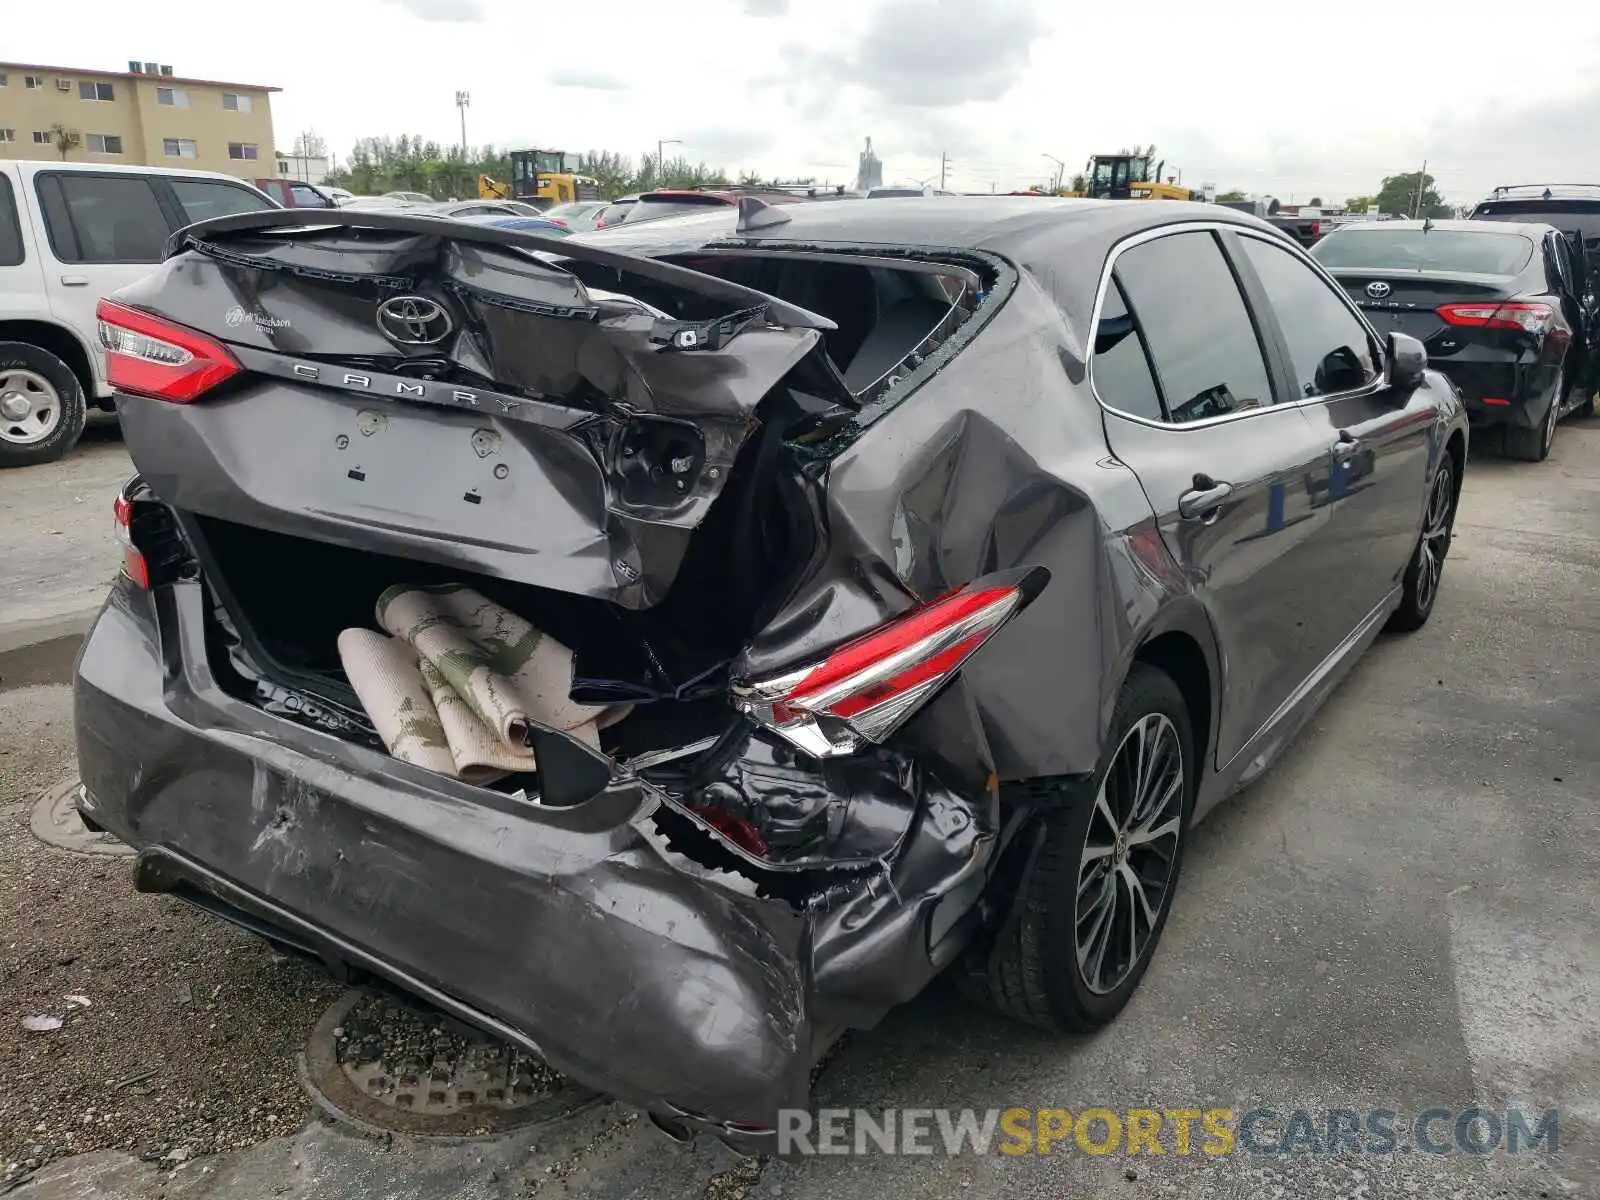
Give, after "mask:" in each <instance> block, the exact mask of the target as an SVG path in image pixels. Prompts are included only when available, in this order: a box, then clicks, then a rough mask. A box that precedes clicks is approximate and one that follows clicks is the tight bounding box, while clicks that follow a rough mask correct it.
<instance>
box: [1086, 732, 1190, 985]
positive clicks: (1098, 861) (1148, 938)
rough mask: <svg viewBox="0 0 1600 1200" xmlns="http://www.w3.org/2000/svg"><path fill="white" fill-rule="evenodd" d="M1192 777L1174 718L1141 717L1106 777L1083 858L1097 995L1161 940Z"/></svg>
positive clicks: (1091, 980) (1090, 970)
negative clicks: (1158, 933)
mask: <svg viewBox="0 0 1600 1200" xmlns="http://www.w3.org/2000/svg"><path fill="white" fill-rule="evenodd" d="M1185 783H1186V779H1185V777H1184V764H1183V746H1182V743H1181V742H1180V740H1179V738H1178V730H1177V727H1176V726H1175V725H1174V724H1173V723H1172V721H1171V719H1170V718H1168V717H1166V716H1165V715H1163V714H1161V713H1151V714H1149V715H1147V716H1145V717H1142V718H1140V719H1139V720H1138V721H1136V722H1134V724H1133V725H1132V727H1130V728H1129V730H1128V732H1127V733H1126V734H1125V735H1124V736H1123V739H1122V741H1121V743H1120V744H1119V745H1118V746H1117V749H1116V753H1115V754H1114V755H1113V756H1112V759H1111V764H1110V766H1109V767H1108V768H1107V769H1106V772H1105V776H1104V778H1103V779H1102V780H1101V783H1100V790H1099V792H1098V793H1097V794H1096V796H1095V802H1094V811H1093V812H1091V813H1090V814H1089V825H1088V829H1087V830H1086V831H1085V833H1084V842H1083V853H1082V855H1081V857H1080V858H1079V862H1078V891H1077V899H1076V903H1075V906H1074V910H1073V916H1074V943H1075V947H1076V950H1077V958H1078V973H1079V975H1080V977H1081V978H1082V979H1083V982H1084V985H1085V986H1086V987H1087V988H1088V989H1089V990H1090V991H1091V992H1094V993H1095V994H1097V995H1105V994H1106V993H1108V992H1113V991H1115V990H1116V989H1117V987H1118V986H1120V985H1121V984H1122V982H1123V981H1124V980H1126V979H1127V978H1128V975H1129V973H1130V972H1132V971H1133V969H1134V967H1136V966H1137V965H1138V963H1139V960H1140V959H1141V958H1142V957H1143V956H1144V955H1145V953H1146V952H1147V951H1148V950H1149V948H1150V945H1151V942H1152V940H1153V939H1154V935H1155V930H1156V926H1157V924H1158V923H1159V921H1160V919H1161V913H1162V910H1163V909H1164V908H1165V907H1166V904H1167V900H1168V892H1169V890H1170V888H1171V885H1172V879H1173V868H1174V866H1175V865H1176V864H1177V861H1178V840H1179V838H1180V837H1181V836H1182V833H1183V806H1184V798H1185V795H1186V793H1187V788H1186V787H1185Z"/></svg>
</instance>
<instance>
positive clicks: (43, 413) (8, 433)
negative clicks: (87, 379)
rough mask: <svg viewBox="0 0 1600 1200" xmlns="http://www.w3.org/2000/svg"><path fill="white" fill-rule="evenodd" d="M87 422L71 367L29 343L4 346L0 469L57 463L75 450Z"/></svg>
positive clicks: (0, 348) (0, 357) (0, 354)
mask: <svg viewBox="0 0 1600 1200" xmlns="http://www.w3.org/2000/svg"><path fill="white" fill-rule="evenodd" d="M8 405H9V407H8ZM24 409H27V411H26V412H24ZM86 420H88V409H87V407H86V406H85V402H84V397H83V386H82V384H80V383H79V382H78V377H77V376H76V375H74V374H73V372H72V368H71V367H69V366H67V364H66V363H64V362H63V361H62V360H61V359H60V358H58V357H56V355H54V354H52V353H50V351H48V350H45V349H42V348H41V347H39V346H35V345H32V344H30V343H28V342H0V468H5V467H31V466H34V465H35V464H37V463H47V462H54V461H55V460H56V459H58V458H60V457H61V456H62V455H64V454H65V453H66V452H67V451H68V450H71V449H72V447H73V446H75V445H77V443H78V439H79V438H80V437H82V436H83V426H84V422H85V421H86Z"/></svg>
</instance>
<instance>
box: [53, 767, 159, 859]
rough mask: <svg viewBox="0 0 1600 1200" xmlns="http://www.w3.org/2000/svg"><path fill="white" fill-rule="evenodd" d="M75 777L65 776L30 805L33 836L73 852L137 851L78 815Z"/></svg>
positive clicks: (123, 854) (122, 853)
mask: <svg viewBox="0 0 1600 1200" xmlns="http://www.w3.org/2000/svg"><path fill="white" fill-rule="evenodd" d="M80 787H81V785H80V784H79V783H78V781H77V780H76V779H68V780H66V781H65V782H64V783H58V784H56V785H55V787H53V788H51V789H50V790H49V791H47V792H45V794H44V795H42V796H40V797H39V799H38V800H37V801H35V802H34V805H33V819H32V826H33V835H34V837H36V838H38V839H39V840H40V841H41V842H45V843H47V844H48V845H51V846H54V847H55V848H56V849H58V850H70V851H72V853H74V854H97V855H110V856H112V857H119V858H120V857H126V856H128V855H131V854H134V853H136V851H135V850H134V848H133V847H132V846H130V845H128V844H127V843H126V842H119V841H118V840H117V839H116V838H114V837H112V836H111V835H110V834H109V833H95V832H94V831H93V830H91V829H90V828H89V827H88V826H87V825H85V824H84V823H83V818H82V817H80V816H79V815H78V790H79V788H80Z"/></svg>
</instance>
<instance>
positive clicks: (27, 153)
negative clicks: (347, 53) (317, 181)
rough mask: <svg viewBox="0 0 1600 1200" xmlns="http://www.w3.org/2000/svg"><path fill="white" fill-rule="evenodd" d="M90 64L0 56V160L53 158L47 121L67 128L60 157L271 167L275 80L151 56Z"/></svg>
mask: <svg viewBox="0 0 1600 1200" xmlns="http://www.w3.org/2000/svg"><path fill="white" fill-rule="evenodd" d="M128 67H129V68H130V69H129V70H126V71H90V70H83V69H80V68H77V67H51V66H44V65H40V64H37V63H7V62H0V159H6V158H38V159H59V158H60V157H61V151H60V149H59V148H58V147H57V144H56V137H55V135H53V134H52V132H51V131H52V129H54V128H55V127H56V126H58V125H59V126H61V127H63V128H64V129H67V130H70V131H73V132H76V133H77V135H78V139H79V140H78V144H77V145H76V146H74V147H73V148H72V149H70V150H68V151H67V153H66V158H67V161H68V162H91V163H93V162H103V163H124V164H128V165H139V166H165V167H187V168H192V169H196V170H204V171H225V172H227V173H228V174H230V175H237V176H238V177H239V178H241V179H255V178H257V177H266V176H271V175H274V174H275V173H276V166H277V152H276V149H275V147H274V145H273V141H272V106H271V95H272V93H273V92H276V91H281V90H282V89H280V88H275V87H266V86H263V85H261V84H255V83H219V82H217V81H216V80H211V79H191V78H189V77H187V76H183V75H176V74H174V73H173V70H172V68H171V67H169V66H165V65H163V64H160V63H153V62H151V63H136V62H130V63H129V64H128Z"/></svg>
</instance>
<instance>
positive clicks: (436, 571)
mask: <svg viewBox="0 0 1600 1200" xmlns="http://www.w3.org/2000/svg"><path fill="white" fill-rule="evenodd" d="M782 438H783V429H782V428H781V427H780V424H779V423H776V422H769V423H768V424H767V425H764V426H763V427H762V429H761V431H760V432H758V434H757V435H756V436H755V437H753V438H752V439H751V440H750V441H749V442H748V443H747V444H746V445H745V447H744V450H743V452H742V453H741V455H740V458H739V461H738V463H737V464H736V467H735V469H734V471H733V473H732V477H731V478H730V479H729V481H728V485H727V491H726V494H725V495H724V496H723V498H722V500H721V502H719V503H718V504H717V505H715V506H714V507H713V508H712V510H711V512H710V514H708V516H707V518H706V520H705V521H704V522H703V523H702V524H701V526H700V527H699V528H698V529H697V530H696V531H695V532H694V534H693V536H692V537H691V539H690V544H689V548H688V550H687V553H686V556H685V559H684V564H683V567H682V570H681V573H680V575H679V577H678V580H677V583H676V585H675V586H674V587H673V589H672V591H671V592H670V594H669V595H668V596H667V597H666V599H665V600H663V601H662V602H661V603H660V604H658V605H656V606H654V607H652V608H649V609H642V610H638V609H628V608H624V607H622V606H620V605H616V604H612V603H610V602H608V601H605V600H599V599H595V598H591V597H583V596H574V595H569V594H567V593H563V592H557V591H552V590H549V589H546V588H537V587H532V586H528V585H526V584H520V583H514V582H511V581H508V580H504V579H495V578H491V577H488V576H484V575H475V574H472V573H470V572H463V571H459V570H453V569H450V568H446V567H442V566H435V565H432V564H427V563H420V562H416V561H412V560H407V559H402V558H394V557H390V556H387V555H382V554H375V553H372V552H370V551H366V550H358V549H352V548H350V547H347V546H340V545H335V544H333V543H331V542H324V541H317V540H313V539H310V538H304V537H294V536H290V535H287V534H281V533H275V532H271V531H268V530H264V529H259V528H255V527H253V526H249V525H242V524H237V523H234V522H230V521H223V520H218V519H216V518H212V517H206V516H202V515H199V514H195V513H185V514H181V522H182V524H183V526H184V528H185V530H186V532H187V534H188V537H189V540H190V542H191V543H192V544H193V548H194V549H195V551H196V552H197V554H198V555H199V557H200V559H201V565H202V568H203V571H204V574H205V577H206V579H207V581H208V583H209V584H210V586H211V589H212V592H213V595H214V597H215V599H216V600H217V601H218V603H219V605H220V608H221V610H222V611H221V613H219V614H218V616H219V625H218V628H217V630H216V632H217V634H218V637H219V642H218V647H219V650H220V651H221V653H222V654H223V655H224V656H225V657H231V658H233V659H234V661H235V662H236V663H237V664H238V665H240V666H241V667H242V668H243V670H242V671H241V672H240V680H239V682H240V683H241V684H244V685H245V686H246V687H247V688H248V687H249V685H250V684H251V683H253V681H254V677H257V676H260V677H265V679H266V680H267V681H268V682H269V683H271V684H275V685H278V686H281V687H284V688H289V689H294V690H295V691H297V692H300V693H304V694H309V695H310V696H313V697H315V698H317V699H318V700H321V701H325V702H327V703H329V704H331V705H333V706H334V707H335V709H336V711H339V712H341V713H343V714H346V715H349V716H353V717H355V718H356V719H357V720H356V723H357V725H358V726H361V727H362V729H363V732H370V726H367V724H366V722H365V721H364V719H363V714H362V710H361V705H360V702H359V701H358V700H357V699H356V696H355V693H354V691H353V690H352V689H351V687H350V685H349V683H348V681H347V680H346V679H345V678H344V675H343V672H342V670H341V667H340V657H339V651H338V645H337V642H338V637H339V634H340V633H341V632H342V631H343V630H345V629H350V628H369V629H371V628H377V626H376V625H375V617H374V606H375V603H376V601H377V598H378V596H379V594H380V593H381V592H383V590H384V589H385V588H388V587H391V586H393V585H395V584H420V585H426V584H438V583H465V584H467V585H469V586H471V587H473V588H475V589H476V590H478V591H480V592H481V593H483V595H485V596H487V597H488V598H490V599H491V600H494V601H496V602H497V603H500V604H503V605H504V606H505V607H507V608H508V609H510V610H511V611H513V612H515V613H516V614H518V615H519V616H521V617H523V618H524V619H526V620H528V621H530V622H532V623H533V624H534V625H535V626H537V627H538V628H539V629H541V630H543V631H544V632H545V633H548V634H549V635H550V636H552V637H554V638H556V639H557V640H558V641H560V642H562V643H563V644H565V645H567V646H568V647H570V648H571V649H572V650H573V652H574V686H573V692H572V695H573V698H574V699H578V700H582V701H584V702H587V703H595V704H607V703H614V702H618V701H632V702H634V703H635V707H634V709H633V712H632V713H631V714H630V715H629V717H628V718H627V719H626V720H624V721H622V722H621V723H619V724H617V725H615V726H612V727H610V728H608V729H606V730H604V731H603V732H602V740H601V744H602V748H603V749H604V750H605V751H606V752H607V753H608V754H611V755H613V756H614V757H617V758H620V759H624V760H626V759H629V758H634V757H636V756H638V755H641V754H645V753H650V752H655V751H661V750H666V749H672V748H676V747H682V746H684V745H687V744H690V743H693V742H695V741H697V740H703V739H705V738H708V737H713V736H716V735H717V734H719V733H721V732H722V731H723V730H725V729H726V728H727V727H728V726H729V724H730V723H731V722H732V721H733V716H734V714H733V709H732V708H731V707H730V705H729V704H728V701H727V674H726V668H727V664H728V663H729V662H730V661H731V660H732V659H733V658H734V657H735V656H736V655H737V654H738V652H739V651H740V649H741V648H742V646H743V644H744V642H745V641H746V639H747V638H748V637H749V636H750V635H751V634H752V633H753V632H754V631H755V630H756V629H757V628H758V627H759V626H760V624H761V623H762V622H763V620H764V619H765V616H766V614H767V612H768V610H769V609H770V608H772V607H774V606H775V605H776V604H777V603H778V602H779V601H781V599H782V598H783V594H784V591H785V589H786V587H787V586H788V585H789V584H790V583H791V582H792V581H793V580H794V578H795V576H796V573H797V572H798V570H799V569H800V568H801V567H802V566H803V565H804V564H805V563H806V562H807V561H808V560H809V559H810V557H811V554H812V551H813V548H814V545H815V541H816V538H817V536H818V531H817V529H816V528H815V525H814V523H813V519H812V517H811V515H810V514H811V509H810V505H809V504H808V503H807V502H806V499H805V496H804V494H803V492H804V489H805V487H806V486H807V485H806V484H805V482H804V481H803V479H802V478H801V477H800V476H799V475H798V474H796V473H795V472H794V471H793V470H792V468H791V467H789V466H788V452H787V450H786V449H785V447H784V444H783V440H782ZM730 566H732V567H733V569H730ZM226 626H231V630H230V629H228V628H226ZM234 639H236V640H237V643H238V645H237V646H236V647H235V646H230V645H228V642H229V641H230V640H234ZM250 692H251V694H249V695H248V697H247V698H251V699H256V700H258V701H259V699H260V696H259V695H258V694H254V689H253V688H251V689H250ZM367 740H369V741H370V740H371V739H370V738H369V739H367ZM526 782H527V781H526V780H521V779H517V778H516V777H513V778H512V780H511V781H510V782H508V783H507V784H504V785H501V786H505V787H507V788H508V790H509V789H513V788H515V787H517V786H522V785H524V784H525V783H526Z"/></svg>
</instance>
